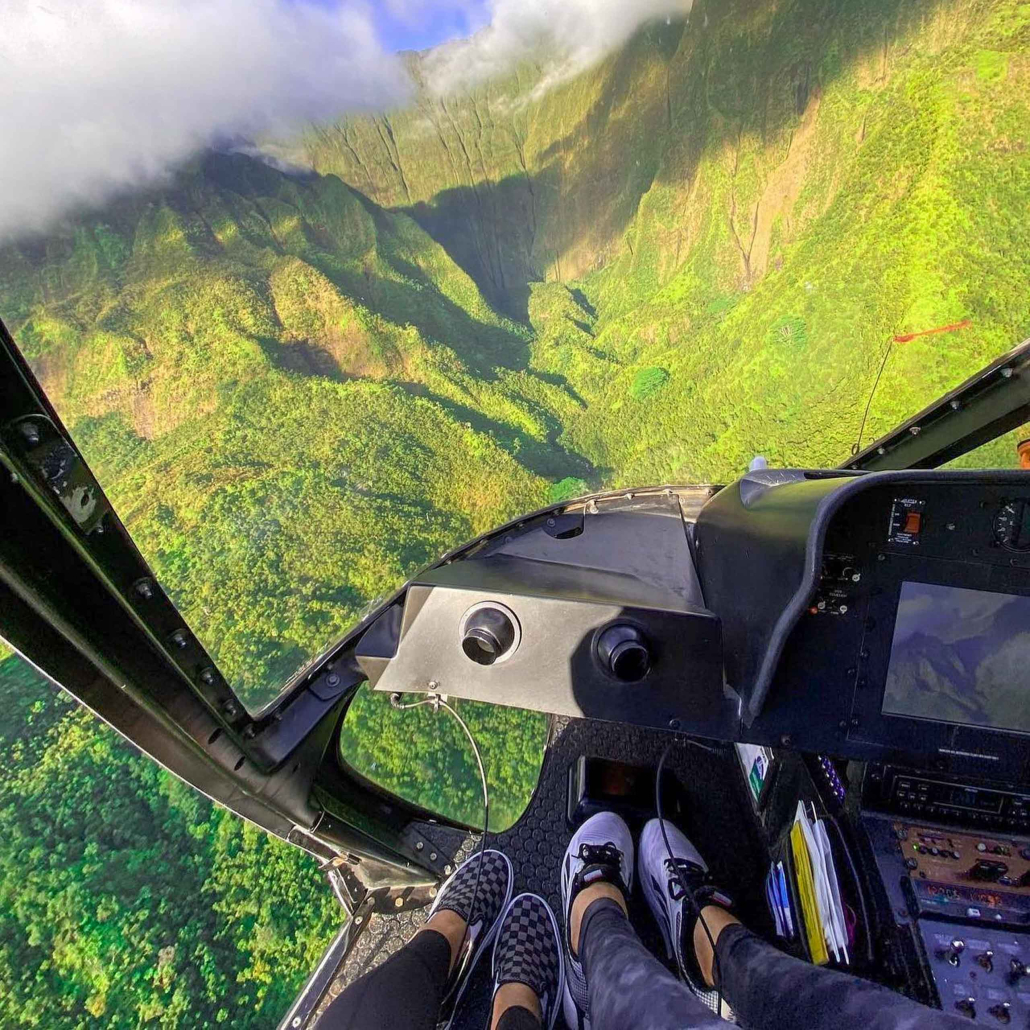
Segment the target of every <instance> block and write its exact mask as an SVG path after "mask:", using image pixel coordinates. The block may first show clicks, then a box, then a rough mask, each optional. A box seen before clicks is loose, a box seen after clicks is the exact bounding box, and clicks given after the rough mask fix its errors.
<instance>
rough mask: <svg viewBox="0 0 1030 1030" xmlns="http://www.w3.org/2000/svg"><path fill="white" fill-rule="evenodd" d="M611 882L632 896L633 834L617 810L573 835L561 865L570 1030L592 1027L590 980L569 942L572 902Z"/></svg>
mask: <svg viewBox="0 0 1030 1030" xmlns="http://www.w3.org/2000/svg"><path fill="white" fill-rule="evenodd" d="M602 882H603V883H612V884H615V886H616V887H618V888H619V889H620V890H621V891H622V893H623V895H624V896H625V897H626V898H627V900H628V898H629V895H630V891H631V890H632V889H633V837H632V836H631V835H630V832H629V827H628V826H627V825H626V824H625V823H624V822H623V821H622V819H621V818H620V817H619V816H617V815H616V814H615V813H614V812H598V813H597V815H594V816H591V817H590V818H589V819H588V820H587V821H586V822H585V823H583V825H582V826H580V828H579V829H578V830H577V831H576V832H575V834H573V837H572V840H570V841H569V846H568V847H567V848H566V849H565V859H564V861H563V862H562V867H561V897H562V911H563V912H564V913H565V934H564V941H565V1000H564V1008H565V1022H566V1023H567V1024H568V1025H569V1027H570V1028H571V1030H590V1019H589V1016H588V1013H587V981H586V976H585V975H584V973H583V966H582V963H581V962H580V960H579V959H578V958H577V957H576V956H575V955H573V953H572V946H571V944H570V942H569V933H570V929H569V928H570V926H571V924H572V919H571V916H572V902H573V899H574V898H575V897H576V895H577V894H578V893H579V892H580V891H581V890H582V889H583V888H584V887H589V886H590V885H591V884H593V883H602Z"/></svg>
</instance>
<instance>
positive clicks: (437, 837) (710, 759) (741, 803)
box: [309, 719, 768, 1030]
mask: <svg viewBox="0 0 1030 1030" xmlns="http://www.w3.org/2000/svg"><path fill="white" fill-rule="evenodd" d="M671 739H672V735H671V734H669V733H663V732H657V731H653V730H647V729H642V728H639V727H633V726H628V725H625V724H616V723H603V722H596V721H593V720H569V719H555V720H554V722H553V723H552V727H551V736H550V744H549V747H548V751H547V756H546V758H545V761H544V766H543V770H542V771H541V775H540V782H539V785H538V787H537V791H536V793H535V794H534V796H533V800H532V801H531V803H530V805H529V808H528V809H527V810H526V812H525V814H524V815H523V817H522V818H521V819H520V820H519V821H518V822H517V823H516V824H515V825H514V826H513V827H512V828H511V829H509V830H506V831H504V832H503V833H500V834H497V835H496V836H494V835H491V838H490V840H489V842H488V846H489V847H496V848H499V849H500V850H502V851H504V852H505V853H506V854H507V855H508V856H509V858H510V859H511V861H512V864H513V866H514V869H515V893H519V892H520V891H525V890H531V891H535V892H537V893H539V894H541V895H542V896H544V897H546V898H547V899H548V900H549V901H550V903H551V905H552V906H553V907H554V910H555V912H556V913H558V915H559V921H561V901H560V896H559V870H560V867H561V860H562V857H563V856H564V854H565V846H566V844H567V842H568V840H569V837H570V836H571V833H572V830H571V828H570V827H569V826H568V823H567V820H566V807H567V792H568V772H569V768H570V766H571V765H572V763H574V762H575V761H576V759H577V758H578V757H579V756H580V755H589V756H593V757H598V758H607V759H612V760H616V761H620V762H625V763H628V764H632V765H642V766H652V767H657V764H658V761H659V759H660V757H661V754H662V752H663V751H664V750H665V747H666V745H667V744H668V743H669V741H670V740H671ZM708 746H709V747H714V748H717V753H713V752H712V751H709V750H703V749H701V748H698V747H696V746H691V745H689V744H688V745H685V746H682V747H677V748H674V749H673V751H672V752H671V753H670V755H669V758H668V759H667V762H666V767H667V768H669V769H670V770H671V771H672V772H673V773H674V774H675V776H676V779H677V780H678V781H679V784H680V787H681V790H682V794H683V796H684V798H685V802H686V805H685V816H684V819H683V825H682V826H681V829H682V830H683V831H684V832H685V833H686V834H687V836H688V837H689V838H690V839H691V840H692V841H693V842H694V843H695V844H696V845H697V847H698V849H699V850H700V852H701V854H702V855H703V856H704V857H705V859H706V860H707V861H708V863H709V866H710V867H711V869H712V872H713V874H714V875H715V877H716V878H717V880H718V882H719V883H720V884H721V885H723V886H724V887H725V888H726V889H727V890H729V891H730V892H731V894H733V896H734V897H735V899H736V900H737V902H738V904H739V906H740V909H741V912H742V913H743V914H744V917H745V919H746V920H747V921H748V922H749V923H751V925H753V926H754V928H755V929H756V930H758V931H759V932H765V931H767V930H768V925H767V921H768V916H767V915H766V913H765V905H764V901H763V888H762V884H763V879H764V875H765V871H766V869H767V868H768V858H767V854H766V849H765V846H764V845H763V843H762V840H761V837H760V834H759V831H758V828H757V826H756V824H755V819H754V815H753V811H752V808H751V803H750V800H749V798H748V796H747V793H746V788H745V786H744V781H743V777H742V775H741V771H740V767H739V764H738V762H737V758H736V755H735V753H734V751H733V748H732V746H726V745H708ZM419 830H420V832H421V833H422V834H423V835H424V836H425V837H426V838H428V839H430V840H434V841H438V842H439V844H440V846H441V849H442V850H448V851H453V850H454V849H455V846H456V845H460V851H461V854H460V855H459V856H458V860H459V861H460V860H461V858H462V857H463V856H464V855H467V854H469V853H470V852H471V849H472V848H473V847H474V846H475V845H476V844H477V843H478V839H479V838H478V836H477V835H471V834H463V833H460V832H459V831H455V830H451V829H448V828H445V827H440V826H435V825H425V826H420V827H419ZM637 893H638V892H635V896H634V898H633V899H632V900H631V906H630V917H631V919H632V921H633V923H634V925H635V926H636V928H637V930H638V932H639V933H640V935H641V937H642V938H643V939H644V941H645V943H646V944H647V945H648V946H649V947H650V948H651V949H652V950H653V951H654V953H655V954H656V955H657V956H658V957H659V958H660V959H662V960H664V958H665V956H664V949H663V948H662V947H661V945H660V939H659V936H658V932H657V928H656V927H655V925H654V923H653V921H652V919H651V916H650V912H649V911H648V909H647V906H646V903H645V902H644V901H643V899H642V898H640V897H639V896H636V894H637ZM425 911H426V910H424V909H419V910H412V911H408V912H402V913H399V914H397V915H386V916H381V915H374V916H373V917H372V918H371V920H370V923H369V926H368V928H367V929H366V930H365V932H364V933H362V934H361V936H360V937H359V939H358V941H357V942H356V944H355V946H354V949H353V950H352V952H351V955H350V957H349V958H348V960H347V961H346V962H345V963H344V964H343V965H342V966H341V968H340V970H339V972H338V974H337V975H336V977H335V978H334V980H333V982H332V984H331V985H330V988H329V990H328V992H327V995H326V997H325V998H324V999H323V1001H322V1002H321V1004H320V1005H319V1006H318V1008H317V1009H316V1013H315V1018H314V1020H312V1022H311V1023H310V1024H309V1025H311V1026H315V1025H318V1026H319V1030H331V1028H330V1026H329V1024H328V1023H325V1022H324V1021H321V1020H320V1019H319V1017H320V1015H321V1014H322V1012H323V1011H324V1010H325V1007H326V1006H327V1005H328V1003H329V1001H330V1000H331V999H332V998H334V997H336V996H337V995H338V994H339V993H340V991H342V990H343V989H344V988H345V987H346V986H347V985H348V984H350V983H352V982H353V981H354V980H356V979H357V978H358V977H359V976H361V975H362V974H363V973H365V972H367V971H368V970H370V969H372V968H374V967H375V966H377V965H378V964H379V963H380V962H382V961H384V960H385V959H386V958H388V957H389V956H390V955H392V954H393V953H394V952H395V951H396V950H397V949H398V948H400V947H401V946H402V945H403V944H404V943H405V942H406V941H407V940H408V939H409V938H410V937H411V935H412V934H413V933H414V932H415V930H416V929H417V928H418V927H419V926H420V925H421V924H422V922H423V921H424V918H425ZM489 1005H490V974H489V962H488V961H487V960H486V959H484V960H482V961H481V962H480V965H479V967H478V968H477V969H476V971H475V972H474V973H473V982H472V983H471V984H470V986H469V989H468V991H467V992H466V994H465V998H464V999H463V1001H462V1003H461V1007H460V1009H459V1012H458V1013H457V1015H456V1018H455V1022H454V1027H455V1030H465V1028H475V1030H482V1028H483V1027H485V1026H487V1017H488V1015H489Z"/></svg>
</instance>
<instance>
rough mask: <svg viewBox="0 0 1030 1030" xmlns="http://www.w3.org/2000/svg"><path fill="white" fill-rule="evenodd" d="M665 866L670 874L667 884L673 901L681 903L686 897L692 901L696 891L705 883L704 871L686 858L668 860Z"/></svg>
mask: <svg viewBox="0 0 1030 1030" xmlns="http://www.w3.org/2000/svg"><path fill="white" fill-rule="evenodd" d="M664 865H665V871H666V873H668V880H667V883H668V887H669V896H670V897H671V898H672V900H673V901H680V900H681V899H682V898H684V897H689V898H691V900H692V899H693V896H694V891H696V890H697V888H698V887H700V886H701V885H702V884H703V883H704V881H705V871H704V869H702V868H701V866H699V865H698V864H697V863H696V862H691V861H690V860H689V859H686V858H667V859H665V862H664Z"/></svg>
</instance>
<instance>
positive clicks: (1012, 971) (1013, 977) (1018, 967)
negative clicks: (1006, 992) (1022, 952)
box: [1009, 958, 1027, 986]
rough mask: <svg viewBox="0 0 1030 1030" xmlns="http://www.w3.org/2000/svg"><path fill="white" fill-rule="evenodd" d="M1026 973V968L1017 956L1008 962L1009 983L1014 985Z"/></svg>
mask: <svg viewBox="0 0 1030 1030" xmlns="http://www.w3.org/2000/svg"><path fill="white" fill-rule="evenodd" d="M1026 974H1027V968H1026V966H1025V965H1023V963H1022V962H1020V961H1019V959H1018V958H1014V959H1012V960H1011V961H1010V962H1009V983H1010V984H1012V985H1013V986H1015V985H1016V984H1018V983H1019V981H1020V980H1022V979H1023V977H1024V976H1026Z"/></svg>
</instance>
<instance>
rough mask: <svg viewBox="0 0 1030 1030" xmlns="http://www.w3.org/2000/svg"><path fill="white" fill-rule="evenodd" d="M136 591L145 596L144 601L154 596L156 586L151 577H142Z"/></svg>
mask: <svg viewBox="0 0 1030 1030" xmlns="http://www.w3.org/2000/svg"><path fill="white" fill-rule="evenodd" d="M136 593H137V594H139V596H140V597H142V598H143V600H144V601H149V600H150V599H151V598H152V597H153V596H154V587H153V584H152V583H151V582H150V580H149V579H141V580H140V581H139V582H138V583H137V584H136Z"/></svg>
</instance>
